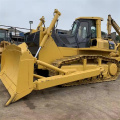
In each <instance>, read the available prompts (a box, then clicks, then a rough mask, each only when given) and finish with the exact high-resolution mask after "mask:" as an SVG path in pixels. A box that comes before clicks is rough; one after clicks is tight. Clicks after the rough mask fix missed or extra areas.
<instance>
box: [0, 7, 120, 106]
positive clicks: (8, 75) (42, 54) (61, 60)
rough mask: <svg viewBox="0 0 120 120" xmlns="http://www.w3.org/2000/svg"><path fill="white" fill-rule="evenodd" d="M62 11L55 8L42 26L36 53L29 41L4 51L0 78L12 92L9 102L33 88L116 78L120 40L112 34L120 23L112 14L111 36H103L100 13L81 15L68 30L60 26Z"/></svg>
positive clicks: (117, 29)
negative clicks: (59, 19) (57, 26)
mask: <svg viewBox="0 0 120 120" xmlns="http://www.w3.org/2000/svg"><path fill="white" fill-rule="evenodd" d="M60 15H61V13H60V12H59V11H58V10H57V9H55V11H54V18H53V20H52V22H51V24H50V26H49V27H48V28H45V27H42V24H41V26H40V28H39V39H38V44H39V48H38V50H37V52H36V54H35V56H33V55H32V54H31V52H30V51H29V49H28V47H27V45H26V44H25V43H22V44H20V45H18V46H17V45H9V46H7V47H6V49H5V50H4V51H3V53H2V61H1V73H0V78H1V81H2V83H3V84H4V86H5V87H6V89H7V90H8V92H9V94H10V96H11V97H10V99H9V100H8V101H7V103H6V106H7V105H9V104H10V103H13V102H15V101H17V100H19V99H20V98H22V97H24V96H26V95H28V94H29V93H31V92H32V91H33V90H42V89H45V88H50V87H53V86H58V85H61V86H73V85H81V84H88V83H96V82H104V81H112V80H116V78H117V77H118V75H119V71H120V66H119V61H120V44H119V43H118V44H116V43H115V42H114V41H113V40H112V39H111V37H110V35H111V26H114V28H115V30H116V31H117V33H118V34H119V35H120V28H119V26H118V25H117V23H116V22H115V21H114V20H113V19H112V18H111V16H110V15H109V16H108V32H109V37H106V38H104V39H103V38H102V37H101V21H102V20H103V19H102V18H100V17H79V18H77V19H75V21H74V23H73V26H72V29H71V30H70V31H68V32H67V33H65V32H64V31H63V32H59V30H56V28H55V23H56V22H57V20H58V17H59V16H60Z"/></svg>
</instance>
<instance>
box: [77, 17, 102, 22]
mask: <svg viewBox="0 0 120 120" xmlns="http://www.w3.org/2000/svg"><path fill="white" fill-rule="evenodd" d="M79 19H95V20H98V19H99V20H101V21H103V18H101V17H79V18H76V19H75V20H79Z"/></svg>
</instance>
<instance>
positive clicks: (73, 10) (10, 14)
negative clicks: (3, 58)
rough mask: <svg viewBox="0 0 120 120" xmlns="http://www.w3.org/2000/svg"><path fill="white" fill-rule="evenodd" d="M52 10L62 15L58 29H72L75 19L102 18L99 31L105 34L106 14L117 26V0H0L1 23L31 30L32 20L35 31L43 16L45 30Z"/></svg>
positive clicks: (119, 3) (119, 19)
mask: <svg viewBox="0 0 120 120" xmlns="http://www.w3.org/2000/svg"><path fill="white" fill-rule="evenodd" d="M54 9H58V10H59V11H60V12H61V16H60V17H59V23H58V28H59V29H67V30H68V29H71V25H72V23H73V21H74V20H75V18H78V17H81V16H98V17H102V18H104V21H103V22H102V30H103V31H105V32H106V31H107V26H106V24H107V16H108V14H111V15H112V17H113V18H114V20H115V21H116V22H117V23H118V25H120V0H0V24H3V25H10V26H17V27H25V28H30V25H29V21H30V20H32V21H33V24H32V28H33V29H35V28H36V27H37V25H38V24H39V19H40V18H41V17H42V16H44V17H45V21H46V23H45V24H46V26H47V27H48V26H49V24H50V22H51V20H52V18H53V12H54ZM112 31H114V30H112Z"/></svg>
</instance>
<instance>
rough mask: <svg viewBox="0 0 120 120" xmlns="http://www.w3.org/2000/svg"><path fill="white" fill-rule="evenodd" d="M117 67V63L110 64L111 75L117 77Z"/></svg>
mask: <svg viewBox="0 0 120 120" xmlns="http://www.w3.org/2000/svg"><path fill="white" fill-rule="evenodd" d="M117 70H118V69H117V65H116V64H115V63H109V73H110V74H111V75H115V74H116V73H117Z"/></svg>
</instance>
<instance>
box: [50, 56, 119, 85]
mask: <svg viewBox="0 0 120 120" xmlns="http://www.w3.org/2000/svg"><path fill="white" fill-rule="evenodd" d="M98 58H101V59H102V61H104V62H111V63H115V64H116V65H117V67H118V71H117V74H116V75H114V76H111V77H110V78H107V79H106V78H103V76H102V75H99V76H95V77H91V78H86V79H83V80H78V81H75V82H71V83H66V84H63V85H61V86H62V87H68V86H76V85H85V84H90V83H98V82H105V81H113V80H116V79H117V77H118V75H119V73H120V69H119V68H120V65H119V61H117V60H116V59H113V58H109V57H105V56H102V55H76V56H71V57H67V58H62V59H58V60H56V61H54V62H53V63H52V65H54V66H56V67H58V68H61V67H62V66H63V65H69V64H73V63H75V62H80V61H81V60H82V59H87V60H88V59H89V60H90V59H92V60H97V59H98ZM57 74H59V73H58V72H55V71H54V72H53V71H51V72H50V75H51V76H52V75H57Z"/></svg>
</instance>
